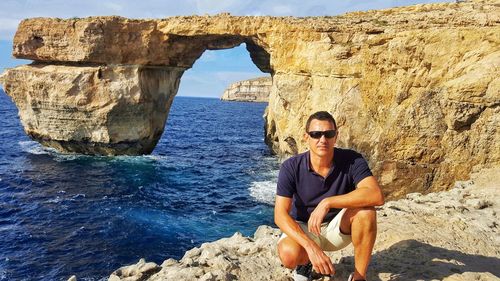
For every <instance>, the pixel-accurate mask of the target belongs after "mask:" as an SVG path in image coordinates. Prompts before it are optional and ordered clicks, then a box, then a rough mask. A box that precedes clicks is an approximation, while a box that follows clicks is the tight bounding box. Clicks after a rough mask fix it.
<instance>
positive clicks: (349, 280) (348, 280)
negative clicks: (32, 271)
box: [347, 273, 366, 281]
mask: <svg viewBox="0 0 500 281" xmlns="http://www.w3.org/2000/svg"><path fill="white" fill-rule="evenodd" d="M347 281H366V280H364V279H363V280H354V273H351V275H349V278H347Z"/></svg>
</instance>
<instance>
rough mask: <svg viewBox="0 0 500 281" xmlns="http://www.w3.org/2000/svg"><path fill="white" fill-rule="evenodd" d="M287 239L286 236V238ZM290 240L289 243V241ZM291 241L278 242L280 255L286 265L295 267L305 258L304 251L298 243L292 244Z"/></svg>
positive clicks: (291, 267)
mask: <svg viewBox="0 0 500 281" xmlns="http://www.w3.org/2000/svg"><path fill="white" fill-rule="evenodd" d="M285 239H286V238H285ZM287 242H288V243H287ZM292 244H293V243H290V241H281V242H280V243H279V244H278V256H279V257H280V260H281V263H282V264H283V266H284V267H286V268H290V269H293V268H295V267H296V266H297V265H299V264H301V263H302V262H303V260H304V255H306V254H305V253H304V251H302V249H301V247H300V246H298V245H292Z"/></svg>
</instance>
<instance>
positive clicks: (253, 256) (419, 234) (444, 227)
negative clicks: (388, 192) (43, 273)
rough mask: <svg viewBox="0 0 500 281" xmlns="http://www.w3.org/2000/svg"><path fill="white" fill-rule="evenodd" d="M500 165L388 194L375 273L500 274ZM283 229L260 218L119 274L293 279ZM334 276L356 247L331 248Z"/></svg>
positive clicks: (374, 276)
mask: <svg viewBox="0 0 500 281" xmlns="http://www.w3.org/2000/svg"><path fill="white" fill-rule="evenodd" d="M499 182H500V168H494V169H483V170H481V171H480V172H476V173H475V174H473V175H472V179H471V180H469V181H465V182H457V183H456V184H455V187H454V188H453V189H451V190H450V191H445V192H439V193H430V194H427V195H422V194H418V193H412V194H409V195H407V196H406V198H405V199H401V200H398V201H391V202H387V203H386V204H385V205H384V206H383V207H382V208H380V209H379V212H378V215H379V217H378V219H379V235H378V238H377V243H376V245H375V253H374V256H373V259H372V263H371V268H370V271H369V276H368V277H369V280H500V258H499V257H500V235H499V220H498V213H499V211H500V188H499ZM279 235H280V231H279V230H278V229H274V228H271V227H269V226H260V227H259V228H258V229H257V231H256V232H255V235H254V237H243V236H242V235H241V234H239V233H236V234H234V235H233V236H232V237H230V238H224V239H220V240H217V241H215V242H211V243H205V244H202V245H201V246H200V247H199V248H194V249H191V250H189V251H187V252H186V254H185V255H184V257H183V258H182V259H181V260H180V261H176V260H173V259H168V260H166V261H164V262H163V263H162V264H161V265H157V264H155V263H146V262H145V261H144V260H141V261H139V262H138V263H137V264H134V265H130V266H125V267H122V268H120V269H118V270H116V271H115V272H113V273H112V274H111V276H110V277H109V280H110V281H117V280H129V281H130V280H176V281H179V280H290V279H291V271H290V270H287V269H285V268H283V267H281V266H280V262H279V260H278V257H277V255H276V242H277V240H278V237H279ZM330 256H331V258H332V260H333V261H334V264H335V266H336V269H337V276H336V277H335V278H334V280H347V276H348V275H349V273H350V272H351V271H352V270H353V248H352V246H349V247H348V248H346V249H344V250H342V251H339V252H334V253H331V254H330Z"/></svg>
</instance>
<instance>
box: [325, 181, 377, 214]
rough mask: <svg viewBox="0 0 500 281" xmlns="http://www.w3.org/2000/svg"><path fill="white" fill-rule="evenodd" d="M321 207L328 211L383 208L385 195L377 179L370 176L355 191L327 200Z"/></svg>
mask: <svg viewBox="0 0 500 281" xmlns="http://www.w3.org/2000/svg"><path fill="white" fill-rule="evenodd" d="M319 205H323V206H324V207H327V208H328V209H331V208H337V209H341V208H361V207H374V206H381V205H384V195H383V194H382V190H381V189H380V186H379V185H378V182H377V180H376V179H375V177H374V176H369V177H366V178H364V179H363V180H361V181H360V182H359V183H358V184H357V186H356V189H355V190H353V191H351V192H349V193H347V194H343V195H337V196H332V197H328V198H325V199H323V201H321V202H320V204H319ZM319 205H318V206H319Z"/></svg>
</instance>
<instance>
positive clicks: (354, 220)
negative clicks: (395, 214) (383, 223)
mask: <svg viewBox="0 0 500 281" xmlns="http://www.w3.org/2000/svg"><path fill="white" fill-rule="evenodd" d="M376 223H377V211H376V210H375V208H374V207H362V208H352V209H347V211H346V214H345V215H344V217H343V218H342V223H341V227H340V230H341V231H342V233H344V234H350V233H351V226H352V225H353V224H357V225H359V224H361V225H371V226H376Z"/></svg>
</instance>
